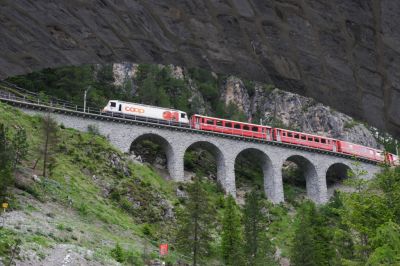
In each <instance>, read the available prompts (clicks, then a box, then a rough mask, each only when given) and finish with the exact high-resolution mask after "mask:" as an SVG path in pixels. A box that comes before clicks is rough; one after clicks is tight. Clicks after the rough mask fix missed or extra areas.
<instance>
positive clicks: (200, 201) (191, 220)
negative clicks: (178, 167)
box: [176, 177, 215, 266]
mask: <svg viewBox="0 0 400 266" xmlns="http://www.w3.org/2000/svg"><path fill="white" fill-rule="evenodd" d="M188 196H189V199H188V202H187V206H186V208H185V210H184V211H183V212H182V213H179V214H178V215H179V216H178V217H179V220H178V221H179V223H180V226H179V227H178V228H179V231H178V232H177V239H176V242H177V246H178V248H179V249H180V250H181V251H183V252H187V253H191V254H192V260H193V266H196V265H198V263H199V261H201V259H202V258H204V257H205V256H206V255H207V254H208V253H209V249H210V246H209V244H210V242H211V240H212V238H211V230H212V229H213V226H214V220H215V217H213V216H212V213H213V211H212V210H211V207H210V204H209V202H208V199H207V195H206V193H205V191H204V189H203V188H202V183H201V181H200V179H199V178H197V177H196V178H195V180H194V183H192V184H190V185H189V187H188Z"/></svg>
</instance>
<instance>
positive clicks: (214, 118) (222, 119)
mask: <svg viewBox="0 0 400 266" xmlns="http://www.w3.org/2000/svg"><path fill="white" fill-rule="evenodd" d="M193 116H196V117H202V118H208V119H213V120H221V121H227V122H232V123H237V124H243V125H249V126H256V127H267V128H272V127H270V126H266V125H258V124H252V123H246V122H240V121H234V120H228V119H224V118H218V117H211V116H205V115H198V114H194V115H193Z"/></svg>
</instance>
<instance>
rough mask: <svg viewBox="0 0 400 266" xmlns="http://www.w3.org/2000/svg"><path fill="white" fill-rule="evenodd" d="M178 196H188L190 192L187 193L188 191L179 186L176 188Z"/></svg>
mask: <svg viewBox="0 0 400 266" xmlns="http://www.w3.org/2000/svg"><path fill="white" fill-rule="evenodd" d="M176 196H177V197H178V198H181V199H187V198H188V194H187V193H186V191H184V190H183V189H180V188H179V187H178V188H176Z"/></svg>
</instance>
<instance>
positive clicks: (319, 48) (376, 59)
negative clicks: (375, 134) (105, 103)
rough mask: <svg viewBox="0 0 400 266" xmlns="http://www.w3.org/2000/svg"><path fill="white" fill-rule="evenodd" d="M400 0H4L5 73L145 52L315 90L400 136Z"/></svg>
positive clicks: (141, 58)
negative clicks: (399, 19) (399, 16)
mask: <svg viewBox="0 0 400 266" xmlns="http://www.w3.org/2000/svg"><path fill="white" fill-rule="evenodd" d="M399 13H400V2H399V1H392V0H382V1H372V0H366V1H342V0H334V1H313V0H305V1H291V0H280V1H263V0H231V1H215V0H199V1H192V0H182V1H173V0H167V1H156V0H149V1H145V0H121V1H112V0H88V1H81V0H70V1H52V2H48V1H25V0H4V1H2V4H1V6H0V21H1V26H0V35H1V36H2V41H1V42H0V78H5V77H8V76H11V75H16V74H24V73H29V72H31V71H34V70H39V69H43V68H47V67H58V66H66V65H81V64H84V63H112V62H124V61H130V62H138V63H163V64H175V65H182V66H186V67H201V68H205V69H209V70H212V71H214V72H217V73H224V74H234V75H237V76H240V77H243V78H247V79H251V80H257V81H263V82H267V83H270V84H271V83H272V84H275V85H276V86H277V87H279V88H281V89H284V90H288V91H293V92H296V93H299V94H301V95H305V96H310V97H313V98H315V99H316V100H318V101H319V102H322V103H324V104H327V105H330V106H332V107H334V108H335V109H337V110H340V111H342V112H344V113H347V114H349V115H351V116H353V117H355V118H359V119H362V120H364V121H367V122H368V123H369V124H371V125H374V126H376V127H378V128H381V129H386V130H387V131H389V132H391V133H393V134H394V135H395V136H400V108H399V105H398V104H399V102H400V76H399V74H398V73H400V56H399V55H400V48H399V47H400V45H399V44H400V37H399V36H400V28H399V27H397V25H398V23H399V21H398V14H399Z"/></svg>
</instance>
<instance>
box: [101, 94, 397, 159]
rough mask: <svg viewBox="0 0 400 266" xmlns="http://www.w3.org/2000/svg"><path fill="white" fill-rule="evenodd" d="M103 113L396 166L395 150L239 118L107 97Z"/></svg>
mask: <svg viewBox="0 0 400 266" xmlns="http://www.w3.org/2000/svg"><path fill="white" fill-rule="evenodd" d="M102 113H103V114H105V115H112V116H121V117H124V118H131V119H135V120H146V121H150V122H157V123H164V124H172V125H175V126H182V127H191V128H194V129H197V130H202V131H212V132H217V133H223V134H229V135H237V136H243V137H248V138H256V139H264V140H266V141H276V142H282V143H288V144H294V145H300V146H306V147H310V148H314V149H320V150H326V151H332V152H337V153H342V154H346V155H350V156H356V157H362V158H365V159H368V160H372V161H376V162H379V163H386V164H389V165H394V166H399V165H400V161H399V157H398V156H397V155H395V154H392V153H388V152H384V151H381V150H378V149H374V148H370V147H366V146H363V145H359V144H355V143H351V142H347V141H343V140H338V139H334V138H329V137H323V136H318V135H313V134H308V133H303V132H297V131H293V130H288V129H283V128H275V127H271V126H267V125H258V124H253V123H246V122H239V121H233V120H228V119H222V118H217V117H210V116H204V115H198V114H194V115H192V116H191V117H190V118H189V117H188V115H187V113H186V112H183V111H180V110H174V109H168V108H162V107H156V106H151V105H144V104H137V103H130V102H124V101H119V100H110V101H109V102H108V103H107V105H106V106H105V107H104V108H103V110H102Z"/></svg>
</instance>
